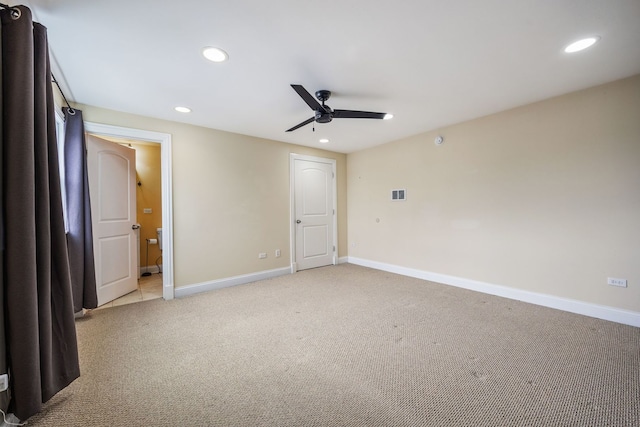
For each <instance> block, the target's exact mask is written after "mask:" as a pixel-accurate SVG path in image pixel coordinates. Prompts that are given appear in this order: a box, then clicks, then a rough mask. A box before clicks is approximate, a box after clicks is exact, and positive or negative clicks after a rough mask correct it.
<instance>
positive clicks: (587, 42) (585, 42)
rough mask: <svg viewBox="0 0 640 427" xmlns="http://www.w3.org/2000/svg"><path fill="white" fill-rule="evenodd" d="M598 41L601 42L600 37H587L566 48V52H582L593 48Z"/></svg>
mask: <svg viewBox="0 0 640 427" xmlns="http://www.w3.org/2000/svg"><path fill="white" fill-rule="evenodd" d="M598 40H600V37H597V36H596V37H587V38H586V39H582V40H578V41H576V42H573V43H571V44H570V45H569V46H567V47H565V48H564V51H565V52H567V53H574V52H580V51H581V50H584V49H586V48H588V47H591V46H593V45H594V44H595V43H596V42H597V41H598Z"/></svg>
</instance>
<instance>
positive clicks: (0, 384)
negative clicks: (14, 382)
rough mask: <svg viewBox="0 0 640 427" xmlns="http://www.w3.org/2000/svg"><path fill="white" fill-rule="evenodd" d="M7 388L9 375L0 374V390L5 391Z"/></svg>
mask: <svg viewBox="0 0 640 427" xmlns="http://www.w3.org/2000/svg"><path fill="white" fill-rule="evenodd" d="M8 388H9V375H7V374H2V375H0V392H2V391H5V390H6V389H8Z"/></svg>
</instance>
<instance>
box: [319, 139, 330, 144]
mask: <svg viewBox="0 0 640 427" xmlns="http://www.w3.org/2000/svg"><path fill="white" fill-rule="evenodd" d="M327 142H329V140H328V139H327V138H322V139H321V140H320V144H326V143H327Z"/></svg>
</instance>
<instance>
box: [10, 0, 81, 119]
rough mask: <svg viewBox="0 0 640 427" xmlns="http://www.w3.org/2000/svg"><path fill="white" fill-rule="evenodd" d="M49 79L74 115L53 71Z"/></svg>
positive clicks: (74, 112) (70, 112)
mask: <svg viewBox="0 0 640 427" xmlns="http://www.w3.org/2000/svg"><path fill="white" fill-rule="evenodd" d="M0 4H1V3H0ZM51 79H52V80H53V82H54V83H55V84H56V86H58V90H59V91H60V95H62V99H64V102H65V103H66V104H67V107H69V110H68V112H69V114H70V115H72V116H73V115H75V114H76V110H74V109H73V107H72V106H71V105H69V101H67V97H66V96H64V92H63V91H62V88H61V87H60V83H58V80H56V76H54V75H53V73H51Z"/></svg>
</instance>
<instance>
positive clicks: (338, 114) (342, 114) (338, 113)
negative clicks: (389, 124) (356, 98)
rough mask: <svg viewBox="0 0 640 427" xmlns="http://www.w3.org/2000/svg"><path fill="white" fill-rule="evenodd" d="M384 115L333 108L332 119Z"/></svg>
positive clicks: (380, 116)
mask: <svg viewBox="0 0 640 427" xmlns="http://www.w3.org/2000/svg"><path fill="white" fill-rule="evenodd" d="M386 115H387V113H374V112H372V111H354V110H333V118H334V119H384V116H386Z"/></svg>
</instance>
